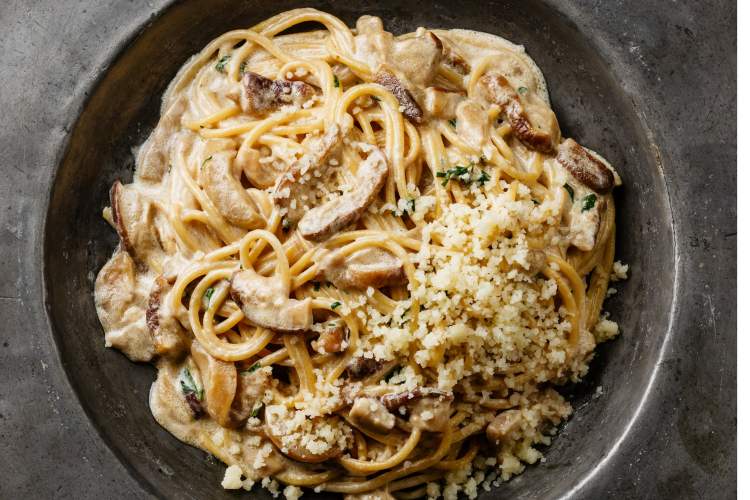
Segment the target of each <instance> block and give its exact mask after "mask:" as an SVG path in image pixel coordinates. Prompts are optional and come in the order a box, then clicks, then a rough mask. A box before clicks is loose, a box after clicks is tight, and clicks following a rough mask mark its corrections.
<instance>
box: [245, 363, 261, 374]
mask: <svg viewBox="0 0 750 500" xmlns="http://www.w3.org/2000/svg"><path fill="white" fill-rule="evenodd" d="M259 368H260V361H258V362H256V363H255V364H253V366H251V367H250V368H248V369H247V370H245V371H243V372H242V373H253V372H254V371H255V370H257V369H259Z"/></svg>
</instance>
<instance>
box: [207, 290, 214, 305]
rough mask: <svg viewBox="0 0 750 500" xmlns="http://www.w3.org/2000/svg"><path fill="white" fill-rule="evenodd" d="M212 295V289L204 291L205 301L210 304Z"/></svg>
mask: <svg viewBox="0 0 750 500" xmlns="http://www.w3.org/2000/svg"><path fill="white" fill-rule="evenodd" d="M213 294H214V289H213V288H211V287H209V288H208V290H206V294H205V297H206V300H207V301H209V302H211V297H212V296H213Z"/></svg>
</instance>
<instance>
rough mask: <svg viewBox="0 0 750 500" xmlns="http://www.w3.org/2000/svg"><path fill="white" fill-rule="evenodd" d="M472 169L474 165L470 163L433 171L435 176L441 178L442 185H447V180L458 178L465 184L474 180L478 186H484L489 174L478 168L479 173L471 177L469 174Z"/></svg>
mask: <svg viewBox="0 0 750 500" xmlns="http://www.w3.org/2000/svg"><path fill="white" fill-rule="evenodd" d="M473 171H474V165H470V166H468V167H464V166H461V165H456V166H455V167H452V168H449V169H448V170H445V171H442V172H435V176H436V177H440V178H441V179H443V182H441V184H442V185H443V186H447V185H448V182H450V181H452V180H454V179H457V180H460V181H461V182H462V183H463V184H465V185H468V184H471V183H472V182H476V183H477V184H479V185H480V186H484V184H485V183H486V182H487V181H489V180H490V174H488V173H487V172H485V171H484V170H480V171H479V175H478V176H477V177H476V178H472V176H471V174H472V173H473Z"/></svg>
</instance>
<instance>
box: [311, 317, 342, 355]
mask: <svg viewBox="0 0 750 500" xmlns="http://www.w3.org/2000/svg"><path fill="white" fill-rule="evenodd" d="M348 332H349V329H348V328H347V326H346V322H345V321H344V320H343V319H341V318H334V319H331V320H328V321H326V322H325V324H324V325H323V331H322V332H321V333H320V336H318V340H317V341H316V343H315V345H316V346H317V349H319V350H322V351H323V352H326V353H329V354H331V353H335V352H342V351H344V350H346V348H347V345H348V344H347V341H346V337H347V335H348Z"/></svg>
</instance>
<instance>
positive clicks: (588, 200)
mask: <svg viewBox="0 0 750 500" xmlns="http://www.w3.org/2000/svg"><path fill="white" fill-rule="evenodd" d="M594 205H596V195H595V194H594V193H591V194H590V195H588V196H586V197H585V198H584V199H583V203H582V206H581V212H586V211H588V210H591V209H592V208H594Z"/></svg>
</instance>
